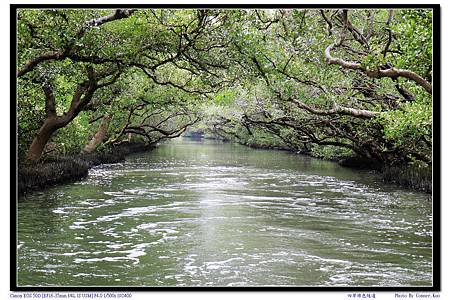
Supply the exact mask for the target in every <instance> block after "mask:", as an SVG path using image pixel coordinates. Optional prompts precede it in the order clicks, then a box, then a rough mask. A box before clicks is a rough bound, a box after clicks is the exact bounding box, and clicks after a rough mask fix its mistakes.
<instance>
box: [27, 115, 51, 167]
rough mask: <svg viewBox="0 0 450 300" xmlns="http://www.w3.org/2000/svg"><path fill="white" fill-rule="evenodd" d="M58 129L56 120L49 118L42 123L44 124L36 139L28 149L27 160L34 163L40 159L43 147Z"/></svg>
mask: <svg viewBox="0 0 450 300" xmlns="http://www.w3.org/2000/svg"><path fill="white" fill-rule="evenodd" d="M58 128H59V126H58V122H57V121H56V119H54V118H49V119H46V120H45V121H44V124H42V126H41V128H40V129H39V131H38V133H37V135H36V137H35V138H34V139H33V142H32V143H31V146H30V148H28V152H27V160H29V161H32V162H36V161H38V160H39V159H40V158H41V156H42V152H43V151H44V147H45V145H46V144H47V142H48V140H50V138H51V137H52V135H53V133H54V132H55V131H56V130H57V129H58Z"/></svg>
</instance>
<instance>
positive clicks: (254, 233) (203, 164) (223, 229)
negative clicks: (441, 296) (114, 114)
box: [17, 139, 432, 286]
mask: <svg viewBox="0 0 450 300" xmlns="http://www.w3.org/2000/svg"><path fill="white" fill-rule="evenodd" d="M426 198H427V196H426V195H425V194H421V193H415V192H411V191H405V190H402V189H400V188H398V187H395V186H392V185H386V184H383V183H381V182H378V181H377V179H376V177H375V176H374V175H373V174H371V173H370V172H367V171H355V170H350V169H347V168H342V167H340V166H338V165H337V164H335V163H331V162H326V161H321V160H316V159H312V158H309V157H303V156H299V155H294V154H291V153H287V152H278V151H266V150H253V149H249V148H245V147H242V146H239V145H233V144H221V143H215V142H201V141H186V140H183V139H180V140H176V141H172V142H171V143H168V144H163V145H161V146H160V147H159V148H157V149H156V150H154V151H152V152H149V153H145V154H138V155H133V156H130V157H128V158H127V160H126V161H125V162H123V163H119V164H111V165H103V166H98V167H96V168H93V169H91V170H90V173H89V176H88V178H87V179H86V180H84V181H81V182H78V183H74V184H69V185H64V186H59V187H55V188H52V189H49V190H46V191H44V192H38V193H34V194H31V195H28V196H26V197H25V198H24V199H21V201H19V203H18V206H19V210H18V250H17V251H18V252H17V253H18V284H19V285H32V286H41V285H43V286H52V285H57V286H77V285H84V286H114V285H118V286H262V285H264V286H265V285H276V286H430V285H431V284H432V257H431V252H432V248H431V243H432V227H431V223H432V215H431V203H430V202H429V201H427V199H426Z"/></svg>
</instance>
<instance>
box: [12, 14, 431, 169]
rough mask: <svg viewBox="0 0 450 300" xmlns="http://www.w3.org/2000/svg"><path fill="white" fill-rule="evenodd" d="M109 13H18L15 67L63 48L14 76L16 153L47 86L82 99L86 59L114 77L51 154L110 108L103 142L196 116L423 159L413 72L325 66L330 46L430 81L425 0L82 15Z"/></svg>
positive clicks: (335, 151) (66, 101) (427, 134)
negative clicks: (417, 5) (370, 6)
mask: <svg viewBox="0 0 450 300" xmlns="http://www.w3.org/2000/svg"><path fill="white" fill-rule="evenodd" d="M114 12H115V10H96V9H85V10H77V9H48V10H31V9H20V10H19V11H18V19H17V36H18V40H17V46H18V55H17V68H18V70H19V69H21V68H22V67H23V66H26V63H27V62H32V61H33V59H35V58H36V57H39V56H40V55H41V56H42V55H43V56H45V55H46V54H48V53H54V52H55V51H56V52H58V51H59V52H58V53H60V55H63V56H64V55H65V56H64V57H63V58H52V59H48V60H47V59H44V60H43V61H42V62H39V63H38V64H36V66H35V67H33V68H32V69H31V70H30V71H29V72H28V73H26V74H25V75H24V76H20V77H19V79H18V95H17V112H18V118H19V122H18V134H19V136H18V144H19V154H20V156H21V157H23V156H24V154H25V152H26V151H27V148H28V147H29V146H30V144H31V142H32V140H33V138H34V137H36V134H37V132H38V130H39V128H41V126H42V124H43V123H44V120H46V119H48V118H49V116H48V115H47V114H46V112H45V95H44V92H43V89H42V85H43V84H44V83H46V84H50V85H51V86H52V91H53V95H54V96H55V106H56V113H57V115H58V116H59V117H62V116H64V115H65V114H66V113H67V112H68V111H69V110H70V108H71V107H73V106H74V105H76V104H77V103H74V101H75V100H74V99H75V98H76V97H75V96H76V93H77V90H78V88H79V87H80V86H83V85H84V84H85V83H86V80H88V73H89V72H88V70H89V69H90V68H91V69H93V70H94V71H95V74H102V73H107V72H108V71H117V72H118V73H120V77H118V79H117V81H116V82H114V83H113V84H107V85H106V86H105V87H101V88H99V89H97V90H96V91H95V93H94V95H93V97H92V100H90V102H89V103H85V104H86V105H83V106H82V107H80V110H82V112H81V113H80V114H79V115H78V116H77V117H75V118H74V119H73V120H71V122H69V123H68V124H67V125H64V126H63V127H62V128H60V129H58V130H57V131H56V132H55V133H54V135H53V137H52V138H51V140H50V141H51V142H52V143H54V144H56V151H58V152H59V153H64V154H67V153H76V152H78V151H80V150H81V149H82V148H83V146H84V145H85V144H86V143H87V142H88V141H89V140H90V138H92V137H93V136H94V134H95V133H96V130H97V128H98V126H99V124H100V122H101V121H100V120H101V119H102V118H103V117H104V116H106V115H109V116H111V120H110V124H109V127H108V128H109V129H108V132H107V135H106V139H105V141H104V145H103V146H100V149H102V147H109V146H108V145H109V144H112V143H117V142H121V141H124V140H126V139H128V134H129V133H130V132H132V137H131V138H132V140H144V141H147V142H150V141H156V140H159V138H160V137H161V135H162V133H161V132H172V131H174V132H177V131H176V130H177V129H182V128H183V126H185V125H186V124H188V123H189V122H190V121H193V120H197V119H198V118H199V117H200V116H201V117H202V119H203V120H202V123H201V124H199V125H197V127H198V128H201V129H208V130H210V131H211V132H213V133H215V134H219V133H220V134H221V135H225V136H227V137H228V138H233V139H234V140H235V141H238V142H240V143H243V144H247V145H251V146H256V147H269V148H289V149H291V150H293V151H302V152H307V153H310V154H312V155H314V156H317V157H321V158H326V159H337V158H342V157H348V156H351V155H355V154H357V155H358V156H365V157H371V158H375V159H377V160H379V161H384V162H386V163H392V162H398V161H407V162H413V161H422V162H423V163H425V164H430V163H431V137H432V122H431V120H432V103H431V95H430V94H428V93H427V92H426V91H424V89H423V87H421V86H420V85H418V84H417V83H416V82H414V81H412V80H407V79H405V78H401V77H399V78H373V77H370V76H366V75H367V74H365V73H364V72H361V71H360V70H358V71H356V70H354V69H351V68H345V67H342V66H336V65H329V64H328V63H327V61H326V59H325V54H324V52H325V49H326V47H327V46H328V45H332V44H334V45H338V46H336V47H335V49H333V51H332V55H333V56H334V57H336V58H339V59H341V60H344V61H347V62H354V63H360V64H361V65H362V66H363V67H365V68H366V69H368V70H377V69H386V68H391V67H395V68H397V69H398V68H402V69H406V70H410V71H413V72H416V73H417V74H419V75H421V76H422V77H424V78H425V79H426V80H428V81H430V82H431V79H432V76H431V75H432V69H433V68H432V39H431V37H432V24H431V20H432V11H431V10H427V9H396V10H392V11H389V10H388V9H374V10H365V9H361V10H348V11H347V12H346V16H347V18H348V22H350V23H349V24H348V25H349V26H344V23H343V22H342V19H343V17H344V11H343V10H327V9H324V10H322V11H320V10H307V9H294V10H290V9H271V10H240V9H231V10H217V9H211V10H196V9H186V10H170V9H138V10H136V11H135V12H133V14H131V15H130V16H128V17H125V18H121V19H118V20H114V21H111V22H106V23H105V24H102V25H92V24H91V23H87V22H88V21H89V20H93V19H95V18H99V17H101V16H108V15H109V16H110V15H111V14H113V13H114ZM391 17H392V18H391ZM89 24H91V25H89ZM330 24H332V25H333V26H330ZM350 24H351V26H350ZM352 28H354V29H355V30H352ZM61 53H63V54H61ZM111 77H112V75H104V76H103V77H102V78H100V79H99V81H98V84H101V83H105V82H107V81H108V80H109V79H111ZM405 91H406V92H405ZM405 95H406V96H405ZM408 95H410V96H411V97H409V98H408ZM82 99H84V98H81V100H80V101H83V100H82ZM349 111H350V113H349ZM351 111H357V112H358V111H363V112H370V113H372V114H373V115H378V117H376V118H373V117H368V118H365V117H361V116H358V114H355V113H353V114H352V113H351ZM77 113H78V112H77ZM155 128H156V129H155ZM133 130H134V131H133ZM168 136H171V135H168ZM330 144H332V145H330Z"/></svg>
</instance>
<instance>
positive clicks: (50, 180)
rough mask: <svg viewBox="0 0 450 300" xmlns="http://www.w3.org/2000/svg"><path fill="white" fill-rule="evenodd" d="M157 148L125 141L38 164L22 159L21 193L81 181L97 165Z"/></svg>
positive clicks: (19, 178) (19, 170)
mask: <svg viewBox="0 0 450 300" xmlns="http://www.w3.org/2000/svg"><path fill="white" fill-rule="evenodd" d="M153 148H154V146H152V145H145V144H122V145H119V146H116V147H114V148H112V149H111V150H109V151H106V152H94V153H87V154H74V155H65V156H61V155H58V156H48V157H45V158H44V159H42V161H39V162H37V163H21V162H19V167H18V178H17V190H18V194H19V195H23V194H25V193H28V192H31V191H38V190H42V189H45V188H47V187H50V186H54V185H57V184H63V183H68V182H74V181H77V180H80V179H82V178H84V177H86V176H87V175H88V171H89V169H90V168H92V167H93V166H97V165H100V164H110V163H117V162H121V161H123V160H124V159H125V156H127V155H129V154H132V153H138V152H143V151H149V150H151V149H153Z"/></svg>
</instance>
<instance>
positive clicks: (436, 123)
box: [9, 3, 442, 292]
mask: <svg viewBox="0 0 450 300" xmlns="http://www.w3.org/2000/svg"><path fill="white" fill-rule="evenodd" d="M20 8H30V9H52V8H55V9H58V8H66V9H67V8H86V9H113V8H147V9H152V8H154V9H157V8H167V9H277V8H284V9H302V8H303V9H319V8H330V9H332V8H334V9H339V8H349V9H369V8H373V9H380V8H394V9H407V8H411V9H414V8H417V9H419V8H423V9H432V10H433V94H432V97H433V193H432V197H433V200H432V201H433V203H432V204H433V245H432V247H433V280H432V281H433V285H432V286H429V287H420V286H419V287H414V286H412V287H409V286H398V287H397V286H393V287H380V286H375V287H372V286H368V287H328V286H314V287H312V286H298V287H297V286H295V287H292V286H288V287H283V286H262V287H255V286H249V287H201V286H200V287H177V286H167V287H144V286H92V287H91V286H64V287H62V286H39V287H28V286H18V285H17V272H16V271H17V265H16V264H17V257H16V254H17V245H16V243H17V233H16V230H17V220H16V217H17V214H16V212H17V197H18V195H17V186H16V182H17V157H16V153H17V133H16V128H17V127H16V125H17V110H16V107H17V103H16V95H17V91H16V84H17V78H16V53H17V45H16V38H17V32H16V30H15V29H16V14H17V9H20ZM440 10H441V7H440V4H206V3H203V4H198V3H197V4H151V5H149V4H87V3H86V4H10V79H11V80H10V91H11V92H10V103H11V105H10V118H11V119H10V122H11V127H10V130H11V132H10V143H11V144H10V161H11V163H10V183H11V189H10V197H11V200H10V222H11V224H10V278H9V279H10V290H11V291H28V292H31V291H36V292H38V291H41V292H43V291H48V292H53V291H64V292H69V291H80V292H81V291H82V292H88V291H92V292H104V291H111V292H119V291H120V292H123V291H128V292H143V291H147V292H151V291H153V292H157V291H177V292H186V291H210V292H211V291H228V292H233V291H240V292H242V291H246V292H254V291H272V292H279V291H291V292H292V291H304V292H311V291H315V292H319V291H320V292H368V291H369V292H382V291H383V292H400V291H401V292H408V291H423V292H432V291H433V292H439V291H441V272H442V269H441V203H440V201H441V148H440V147H441V109H440V101H441V11H440ZM13 178H14V180H12V179H13Z"/></svg>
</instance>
